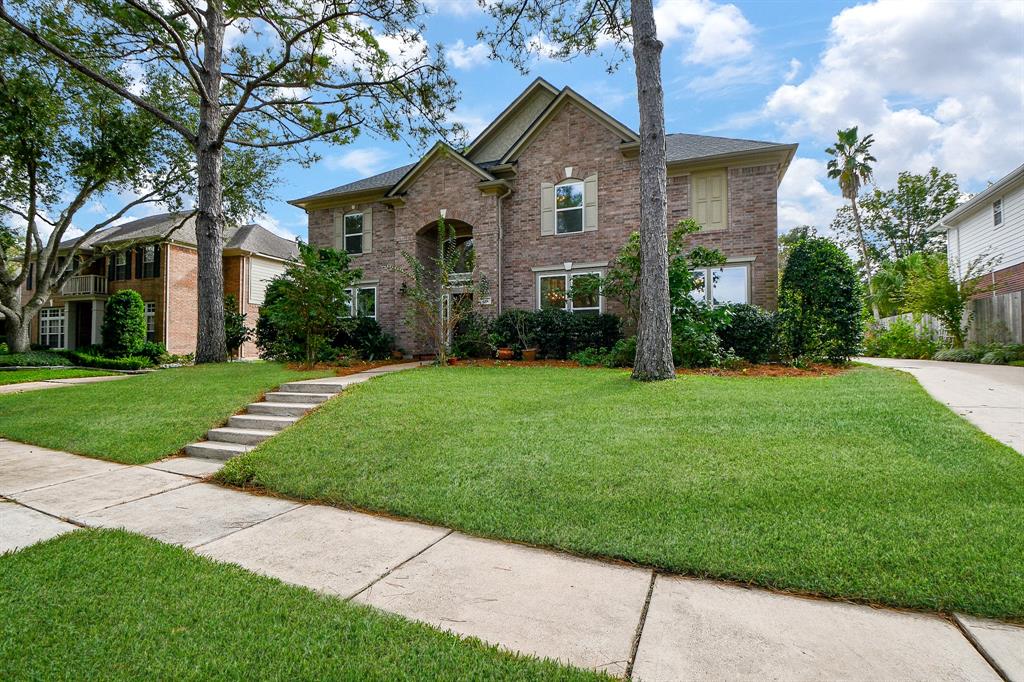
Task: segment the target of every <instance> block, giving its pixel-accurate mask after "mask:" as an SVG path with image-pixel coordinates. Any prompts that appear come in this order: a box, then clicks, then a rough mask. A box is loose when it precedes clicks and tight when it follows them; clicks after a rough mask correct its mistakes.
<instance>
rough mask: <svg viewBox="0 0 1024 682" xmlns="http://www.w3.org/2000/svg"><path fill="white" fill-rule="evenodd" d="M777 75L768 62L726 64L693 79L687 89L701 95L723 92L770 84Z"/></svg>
mask: <svg viewBox="0 0 1024 682" xmlns="http://www.w3.org/2000/svg"><path fill="white" fill-rule="evenodd" d="M775 73H776V72H775V70H774V69H772V67H771V66H770V65H769V64H767V63H766V62H758V61H752V62H746V63H739V64H724V65H722V66H721V67H719V68H717V69H715V70H714V71H712V72H711V73H708V74H706V75H703V76H697V77H696V78H693V79H691V80H690V81H689V82H688V83H687V84H686V87H687V89H688V90H689V91H691V92H694V93H697V94H699V95H703V94H707V93H712V92H723V91H726V90H730V89H735V88H737V87H739V86H746V85H750V84H751V83H770V82H772V81H773V78H772V76H773V75H774V74H775Z"/></svg>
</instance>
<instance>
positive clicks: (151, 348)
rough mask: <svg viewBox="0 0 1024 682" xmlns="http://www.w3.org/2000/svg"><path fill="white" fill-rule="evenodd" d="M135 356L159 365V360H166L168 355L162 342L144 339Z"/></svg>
mask: <svg viewBox="0 0 1024 682" xmlns="http://www.w3.org/2000/svg"><path fill="white" fill-rule="evenodd" d="M136 355H137V356H139V357H143V358H146V359H148V360H149V361H150V363H151V364H154V365H159V364H160V363H161V362H166V361H167V359H168V358H169V357H170V356H169V355H168V354H167V348H165V347H164V344H162V343H156V342H154V341H146V342H145V343H144V344H142V348H140V349H139V352H138V353H136Z"/></svg>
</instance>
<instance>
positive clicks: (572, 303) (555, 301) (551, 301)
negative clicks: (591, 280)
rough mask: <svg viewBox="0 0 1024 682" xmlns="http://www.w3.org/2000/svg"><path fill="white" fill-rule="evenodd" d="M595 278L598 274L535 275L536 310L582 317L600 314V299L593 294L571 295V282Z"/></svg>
mask: <svg viewBox="0 0 1024 682" xmlns="http://www.w3.org/2000/svg"><path fill="white" fill-rule="evenodd" d="M587 277H596V278H598V279H600V277H601V273H600V272H571V273H559V274H557V275H546V274H538V275H537V309H538V310H568V311H569V312H571V313H580V314H582V315H597V314H600V312H601V308H602V303H603V300H602V297H601V295H600V294H598V293H596V292H594V293H589V292H588V293H582V292H577V293H573V291H572V289H573V286H572V284H573V282H575V281H576V280H577V279H580V278H587Z"/></svg>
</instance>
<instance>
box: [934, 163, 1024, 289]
mask: <svg viewBox="0 0 1024 682" xmlns="http://www.w3.org/2000/svg"><path fill="white" fill-rule="evenodd" d="M932 230H934V231H944V232H945V233H946V237H947V253H948V255H949V267H950V270H951V271H952V272H953V273H955V274H956V276H957V278H958V279H962V278H963V277H964V276H965V275H966V274H967V273H968V271H969V270H970V269H971V266H972V264H974V263H977V262H979V261H988V260H989V259H994V260H993V262H992V264H991V265H990V266H989V267H988V268H986V269H985V270H983V271H981V272H974V273H972V274H975V275H977V274H985V275H994V274H995V273H998V272H1000V271H1003V270H1007V269H1009V268H1013V266H1019V265H1021V263H1024V164H1022V165H1021V166H1018V167H1017V168H1016V169H1015V170H1014V171H1012V172H1011V173H1010V174H1009V175H1007V176H1006V177H1004V178H1002V179H1001V180H999V181H998V182H996V183H994V184H992V185H991V186H989V187H988V188H986V189H985V190H984V191H982V192H979V193H978V194H976V195H975V196H973V197H972V198H971V199H970V200H969V201H967V202H965V203H963V204H961V205H960V206H958V207H957V208H956V210H954V211H952V212H950V213H949V214H948V215H947V216H945V217H944V218H942V220H940V221H939V222H937V223H935V225H933V226H932Z"/></svg>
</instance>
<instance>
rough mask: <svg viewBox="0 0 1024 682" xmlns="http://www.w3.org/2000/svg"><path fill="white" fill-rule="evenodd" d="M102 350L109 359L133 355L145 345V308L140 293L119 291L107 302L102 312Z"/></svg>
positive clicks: (131, 290) (128, 290) (126, 290)
mask: <svg viewBox="0 0 1024 682" xmlns="http://www.w3.org/2000/svg"><path fill="white" fill-rule="evenodd" d="M100 331H101V333H102V336H103V350H104V351H105V352H107V353H109V354H110V355H114V356H120V355H133V354H135V353H138V352H139V351H140V350H142V346H143V345H144V344H145V343H146V305H145V303H143V301H142V296H139V292H137V291H134V290H133V289H122V290H121V291H118V292H115V293H114V294H113V295H112V296H111V297H110V298H108V299H107V306H106V310H104V312H103V326H102V327H101V329H100Z"/></svg>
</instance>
